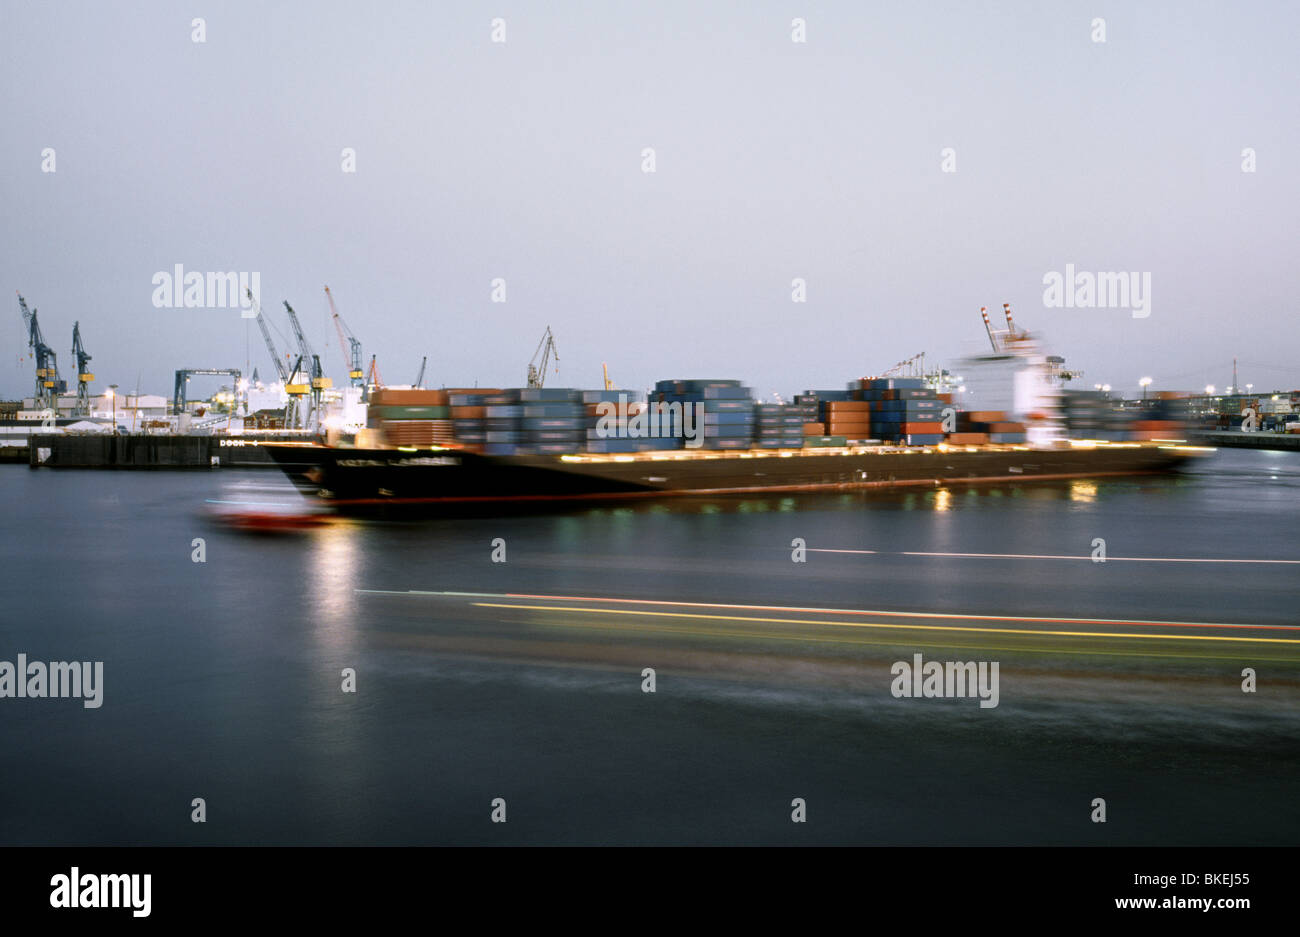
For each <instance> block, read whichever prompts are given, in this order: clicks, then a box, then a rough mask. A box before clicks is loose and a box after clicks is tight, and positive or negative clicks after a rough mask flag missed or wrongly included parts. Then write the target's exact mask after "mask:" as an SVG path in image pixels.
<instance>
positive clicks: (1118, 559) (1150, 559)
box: [806, 547, 1300, 566]
mask: <svg viewBox="0 0 1300 937" xmlns="http://www.w3.org/2000/svg"><path fill="white" fill-rule="evenodd" d="M806 549H807V552H809V553H854V554H859V555H863V556H939V557H950V558H953V559H995V560H1090V561H1092V562H1094V563H1099V564H1100V563H1245V564H1261V565H1277V566H1300V560H1235V559H1227V558H1216V557H1203V558H1188V557H1176V556H1108V557H1106V558H1105V559H1104V560H1103V559H1094V558H1093V556H1092V555H1091V554H1083V555H1081V556H1077V555H1074V554H1054V553H923V552H921V551H917V550H903V551H901V552H897V553H891V552H888V551H884V550H831V549H828V548H824V547H821V548H819V547H807V548H806Z"/></svg>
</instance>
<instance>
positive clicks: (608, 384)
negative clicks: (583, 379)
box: [600, 361, 614, 390]
mask: <svg viewBox="0 0 1300 937" xmlns="http://www.w3.org/2000/svg"><path fill="white" fill-rule="evenodd" d="M600 373H601V374H602V375H604V378H605V390H613V389H614V382H613V381H611V380H610V379H609V365H608V364H606V363H605V362H603V361H602V362H601V363H600Z"/></svg>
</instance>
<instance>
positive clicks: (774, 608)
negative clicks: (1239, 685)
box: [356, 589, 1300, 634]
mask: <svg viewBox="0 0 1300 937" xmlns="http://www.w3.org/2000/svg"><path fill="white" fill-rule="evenodd" d="M356 591H357V592H361V593H366V594H369V595H409V596H445V597H447V598H476V599H538V600H543V601H552V602H601V603H607V604H620V605H654V606H660V607H665V606H667V607H673V608H723V609H736V610H743V611H758V612H807V613H812V614H824V615H876V616H879V617H881V618H934V619H941V620H946V621H1021V622H1039V623H1052V624H1063V625H1127V626H1142V625H1150V626H1153V627H1170V628H1248V629H1256V628H1258V629H1266V630H1270V631H1300V625H1250V624H1240V623H1229V622H1209V621H1161V620H1146V619H1140V618H1139V619H1124V618H1053V617H1049V616H1030V615H974V614H963V613H958V612H895V611H885V610H882V609H851V608H816V607H812V606H799V605H740V604H732V603H724V602H674V601H669V600H664V599H620V598H607V597H602V596H587V595H538V594H533V593H527V592H440V591H424V590H419V589H405V590H389V589H358V590H356ZM827 624H830V622H827ZM900 627H902V626H900ZM1012 630H1013V631H1016V632H1019V633H1024V632H1021V630H1020V629H1012ZM1052 633H1053V634H1064V632H1055V631H1054V632H1052Z"/></svg>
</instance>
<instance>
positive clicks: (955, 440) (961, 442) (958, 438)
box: [948, 433, 989, 446]
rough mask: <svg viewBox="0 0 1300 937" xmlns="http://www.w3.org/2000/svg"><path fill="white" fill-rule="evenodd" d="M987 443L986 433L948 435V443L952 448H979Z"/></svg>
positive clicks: (987, 435)
mask: <svg viewBox="0 0 1300 937" xmlns="http://www.w3.org/2000/svg"><path fill="white" fill-rule="evenodd" d="M988 441H989V434H988V433H949V434H948V442H950V443H952V444H953V445H954V446H979V445H983V444H984V443H987V442H988Z"/></svg>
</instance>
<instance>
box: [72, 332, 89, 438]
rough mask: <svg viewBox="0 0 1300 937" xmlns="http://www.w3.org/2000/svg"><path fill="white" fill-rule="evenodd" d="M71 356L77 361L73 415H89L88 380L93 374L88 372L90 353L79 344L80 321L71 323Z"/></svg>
mask: <svg viewBox="0 0 1300 937" xmlns="http://www.w3.org/2000/svg"><path fill="white" fill-rule="evenodd" d="M72 357H73V358H74V359H76V362H77V402H76V405H75V406H74V408H73V411H72V413H73V416H90V382H91V381H93V380H94V379H95V375H93V374H91V373H90V355H88V354H86V347H85V346H84V345H82V344H81V323H80V322H74V323H72Z"/></svg>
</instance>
